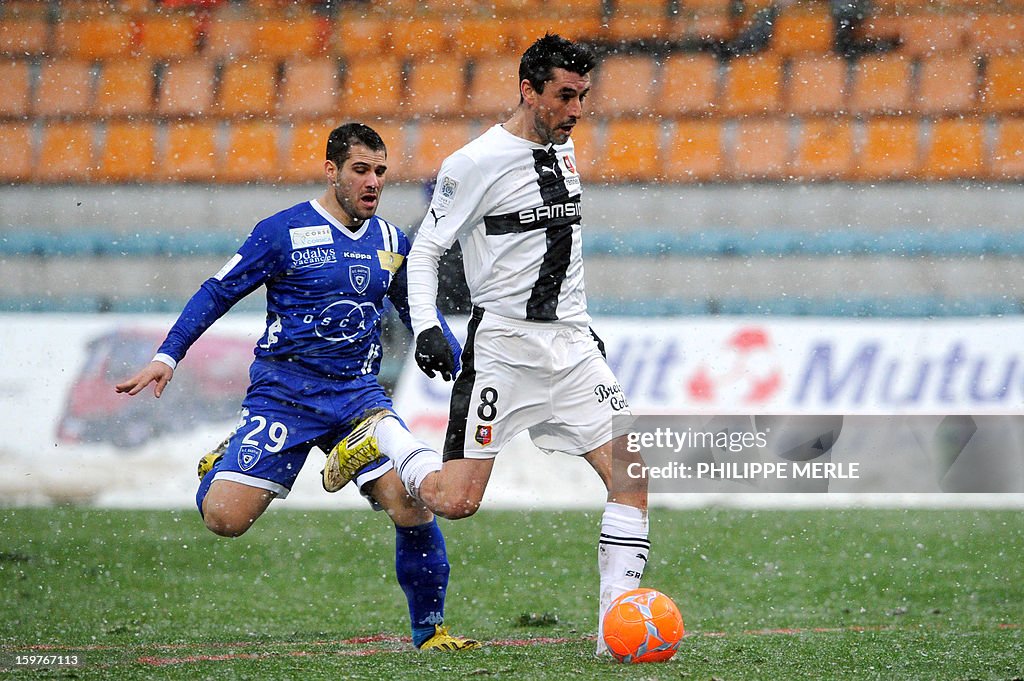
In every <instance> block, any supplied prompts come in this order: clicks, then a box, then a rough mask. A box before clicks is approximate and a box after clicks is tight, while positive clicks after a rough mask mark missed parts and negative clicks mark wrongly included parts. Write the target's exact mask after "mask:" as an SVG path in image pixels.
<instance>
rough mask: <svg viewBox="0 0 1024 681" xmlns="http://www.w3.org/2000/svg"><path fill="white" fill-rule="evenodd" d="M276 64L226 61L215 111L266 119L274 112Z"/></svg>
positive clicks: (263, 61)
mask: <svg viewBox="0 0 1024 681" xmlns="http://www.w3.org/2000/svg"><path fill="white" fill-rule="evenodd" d="M276 81H277V64H276V63H274V62H272V61H270V60H267V59H251V60H244V61H228V62H227V63H225V64H224V69H223V71H221V77H220V94H219V95H218V111H219V112H220V113H221V114H223V115H225V116H247V115H262V116H266V115H269V114H271V113H273V111H274V107H275V98H276V96H277V84H276Z"/></svg>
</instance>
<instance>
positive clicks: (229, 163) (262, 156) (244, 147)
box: [217, 121, 280, 182]
mask: <svg viewBox="0 0 1024 681" xmlns="http://www.w3.org/2000/svg"><path fill="white" fill-rule="evenodd" d="M277 138H278V134H277V125H276V124H274V123H268V122H266V121H245V122H237V123H232V124H231V125H230V126H229V127H228V136H227V150H226V152H225V153H224V155H223V156H221V157H220V162H219V163H218V164H217V179H218V180H220V181H223V182H268V181H269V182H274V181H277V180H279V179H280V171H279V168H280V153H279V152H278V139H277Z"/></svg>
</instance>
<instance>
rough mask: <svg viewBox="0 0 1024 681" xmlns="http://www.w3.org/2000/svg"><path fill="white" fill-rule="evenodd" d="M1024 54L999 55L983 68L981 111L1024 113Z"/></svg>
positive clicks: (994, 56)
mask: <svg viewBox="0 0 1024 681" xmlns="http://www.w3.org/2000/svg"><path fill="white" fill-rule="evenodd" d="M1022 73H1024V54H999V55H993V56H992V57H990V58H989V60H988V64H987V65H986V67H985V88H984V94H983V96H982V100H981V107H980V108H981V109H982V110H984V111H989V112H994V113H1010V112H1015V113H1019V112H1022V111H1024V79H1022V78H1021V74H1022Z"/></svg>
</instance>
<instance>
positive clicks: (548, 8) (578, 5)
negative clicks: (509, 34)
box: [505, 0, 660, 35]
mask: <svg viewBox="0 0 1024 681" xmlns="http://www.w3.org/2000/svg"><path fill="white" fill-rule="evenodd" d="M505 1H506V2H508V1H509V0H505ZM659 1H660V0H659ZM641 3H642V0H641ZM616 4H617V5H618V4H620V3H616ZM633 4H636V3H633ZM533 8H534V9H533V11H532V12H531V11H529V9H527V13H530V14H533V15H537V14H542V13H543V14H544V15H545V16H552V17H555V18H557V19H558V20H559V28H558V31H559V33H561V30H562V29H561V20H563V19H566V18H571V17H583V18H586V19H600V18H601V15H602V13H603V12H604V3H603V2H602V0H562V1H561V2H558V3H547V2H543V0H539V1H538V0H534V3H533ZM563 35H564V34H563Z"/></svg>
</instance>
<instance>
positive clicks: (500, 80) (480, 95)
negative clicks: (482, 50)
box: [466, 55, 519, 118]
mask: <svg viewBox="0 0 1024 681" xmlns="http://www.w3.org/2000/svg"><path fill="white" fill-rule="evenodd" d="M472 71H473V76H472V79H471V80H470V83H469V89H468V91H467V95H466V112H467V113H468V114H471V115H473V116H483V117H488V118H499V117H501V116H502V115H504V114H507V113H511V112H512V110H513V109H514V108H515V106H516V104H517V103H518V102H519V56H518V55H495V56H490V57H478V58H477V59H476V60H474V62H473V69H472Z"/></svg>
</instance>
